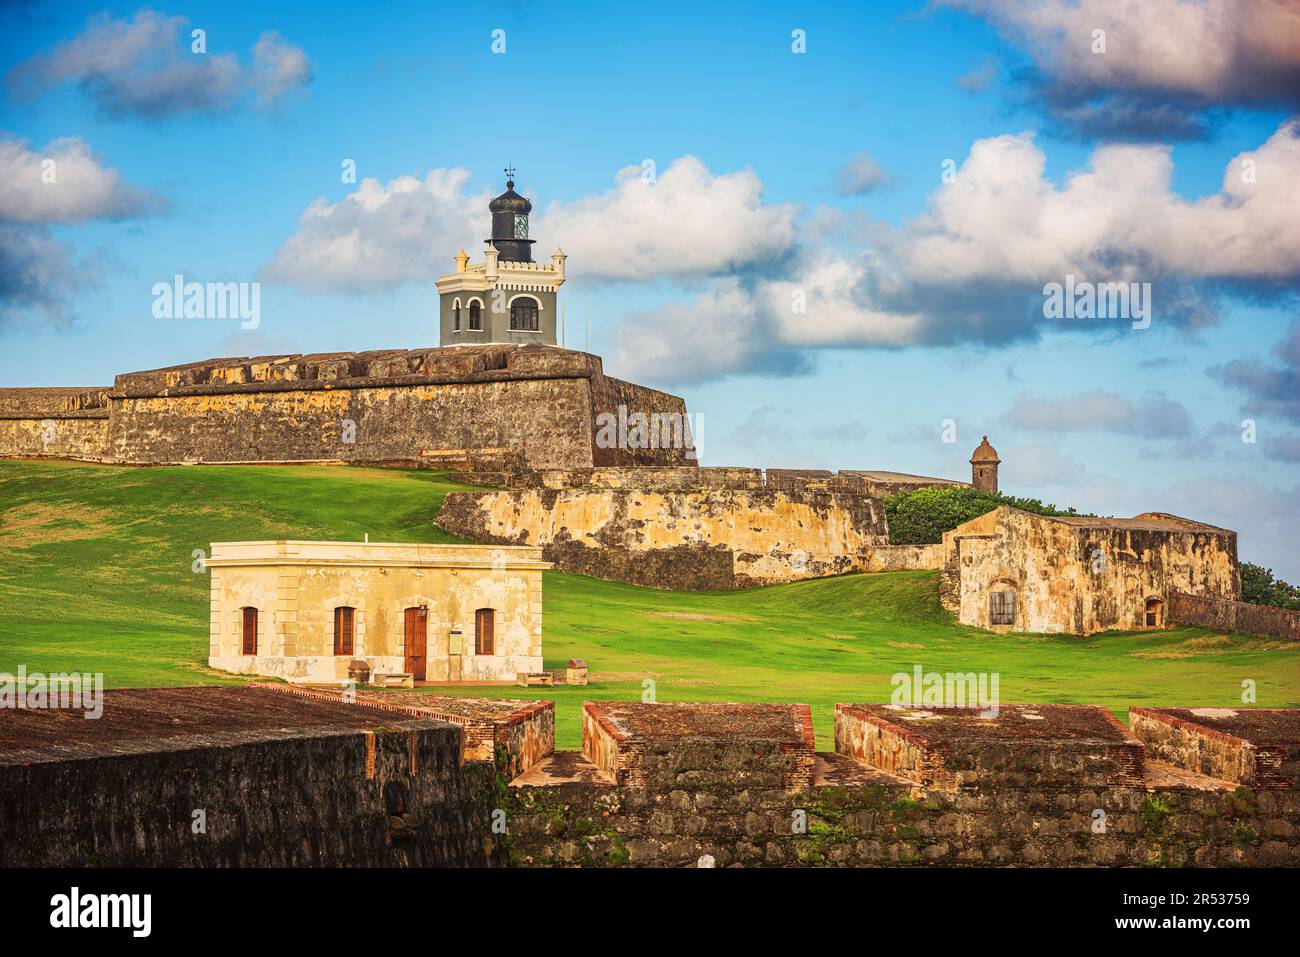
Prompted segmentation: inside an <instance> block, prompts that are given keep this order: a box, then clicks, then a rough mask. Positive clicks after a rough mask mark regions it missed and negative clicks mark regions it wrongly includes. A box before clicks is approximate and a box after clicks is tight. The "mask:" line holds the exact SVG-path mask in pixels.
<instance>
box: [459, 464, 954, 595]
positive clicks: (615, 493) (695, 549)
mask: <svg viewBox="0 0 1300 957" xmlns="http://www.w3.org/2000/svg"><path fill="white" fill-rule="evenodd" d="M464 478H465V480H466V481H469V482H472V483H475V484H482V485H489V486H497V489H496V490H494V491H490V492H452V493H450V494H449V495H448V496H447V498H446V500H445V501H444V503H443V506H442V510H441V511H440V512H439V514H438V519H437V522H438V525H439V526H440V527H442V528H444V529H446V530H447V531H449V532H452V533H453V534H455V535H460V536H463V537H465V538H469V539H471V540H473V541H476V542H483V543H491V544H502V545H504V544H515V545H524V544H527V545H541V546H542V552H543V555H544V556H545V558H546V560H547V561H549V562H552V563H554V564H555V565H556V567H557V568H559V569H561V570H563V571H567V572H572V573H575V574H581V575H591V576H594V577H596V578H605V579H611V580H614V581H625V582H630V583H632V584H637V585H649V586H652V587H658V588H676V589H691V590H707V591H718V590H728V589H732V588H746V587H750V586H754V585H770V584H777V583H780V582H789V581H799V580H802V579H805V578H819V577H824V576H827V575H840V574H845V573H848V572H857V571H902V570H920V569H938V568H939V567H940V565H941V561H942V555H941V548H940V546H938V545H920V546H917V545H897V546H895V545H890V544H889V529H888V526H887V523H886V519H885V509H884V503H883V497H884V495H886V494H890V493H891V492H892V491H895V490H897V488H898V487H899V486H905V487H906V488H908V489H909V490H911V489H917V488H926V487H936V486H945V485H963V484H964V483H959V482H950V481H947V480H945V479H932V478H927V477H925V476H914V475H903V474H900V473H892V472H890V473H883V472H864V471H853V470H847V469H846V470H843V471H840V472H838V473H836V472H829V471H820V470H800V469H767V470H766V471H764V470H762V469H756V468H718V467H699V468H683V467H651V468H590V469H588V468H583V469H545V470H539V471H525V472H470V473H467V474H466V475H465V476H464Z"/></svg>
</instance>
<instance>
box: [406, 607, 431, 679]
mask: <svg viewBox="0 0 1300 957" xmlns="http://www.w3.org/2000/svg"><path fill="white" fill-rule="evenodd" d="M428 648H429V612H428V609H426V608H408V609H406V670H407V671H409V672H410V673H411V674H412V675H414V676H415V680H416V681H424V680H425V675H426V673H427V671H426V662H427V660H428Z"/></svg>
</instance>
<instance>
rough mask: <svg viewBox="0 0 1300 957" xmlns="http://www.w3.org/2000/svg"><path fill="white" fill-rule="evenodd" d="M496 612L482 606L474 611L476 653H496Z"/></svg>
mask: <svg viewBox="0 0 1300 957" xmlns="http://www.w3.org/2000/svg"><path fill="white" fill-rule="evenodd" d="M495 619H496V612H494V611H493V610H492V609H491V608H480V609H479V610H478V611H476V612H474V654H476V655H491V654H495V653H496V652H495V650H494V648H495V644H496V642H495V637H496V636H495V632H496V621H495Z"/></svg>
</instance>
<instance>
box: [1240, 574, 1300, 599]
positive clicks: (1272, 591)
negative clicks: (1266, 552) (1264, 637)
mask: <svg viewBox="0 0 1300 957" xmlns="http://www.w3.org/2000/svg"><path fill="white" fill-rule="evenodd" d="M1241 600H1242V601H1248V602H1253V603H1254V604H1256V605H1272V606H1273V607H1274V608H1291V609H1300V587H1297V586H1296V585H1289V584H1287V583H1286V582H1284V581H1282V579H1280V578H1274V577H1273V569H1271V568H1265V567H1264V566H1262V565H1252V564H1251V563H1250V562H1242V563H1241Z"/></svg>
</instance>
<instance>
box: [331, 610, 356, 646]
mask: <svg viewBox="0 0 1300 957" xmlns="http://www.w3.org/2000/svg"><path fill="white" fill-rule="evenodd" d="M356 617H357V610H356V609H355V608H349V607H348V606H347V605H340V606H339V607H338V608H335V609H334V654H336V655H350V654H352V648H353V636H354V635H355V634H356Z"/></svg>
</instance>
